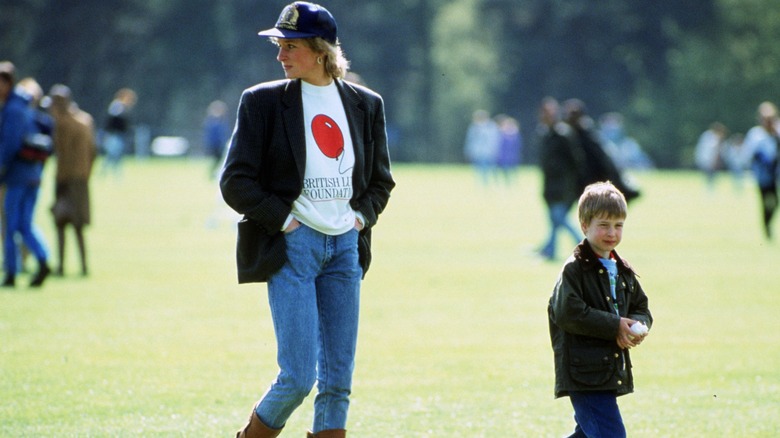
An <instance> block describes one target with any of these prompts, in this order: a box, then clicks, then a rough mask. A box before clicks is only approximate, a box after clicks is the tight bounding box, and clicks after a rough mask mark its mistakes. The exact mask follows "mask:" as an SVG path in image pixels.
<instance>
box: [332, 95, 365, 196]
mask: <svg viewBox="0 0 780 438" xmlns="http://www.w3.org/2000/svg"><path fill="white" fill-rule="evenodd" d="M336 87H337V88H338V90H339V94H340V95H341V102H342V104H343V105H344V112H345V113H346V114H347V121H348V122H349V133H350V135H351V136H352V149H353V150H354V151H355V167H354V168H353V169H352V183H353V184H355V183H356V182H357V181H359V180H360V179H359V176H360V175H362V174H363V168H364V165H365V159H366V156H365V151H364V147H365V141H364V140H365V137H364V135H363V133H364V132H365V130H366V111H365V107H364V105H363V100H362V99H361V98H360V96H359V95H358V94H357V93H356V92H355V90H353V89H352V87H350V86H349V85H347V84H345V83H344V82H343V81H341V80H336ZM355 192H357V190H355Z"/></svg>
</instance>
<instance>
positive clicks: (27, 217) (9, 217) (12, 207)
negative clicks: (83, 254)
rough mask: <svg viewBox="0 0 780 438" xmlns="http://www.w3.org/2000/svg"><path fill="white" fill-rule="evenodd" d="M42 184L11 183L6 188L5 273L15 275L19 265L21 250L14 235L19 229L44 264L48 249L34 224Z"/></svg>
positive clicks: (25, 241) (31, 249)
mask: <svg viewBox="0 0 780 438" xmlns="http://www.w3.org/2000/svg"><path fill="white" fill-rule="evenodd" d="M38 192H39V186H37V185H12V186H8V188H7V189H6V192H5V202H4V208H5V217H4V218H3V219H4V220H5V235H4V236H3V266H4V268H5V273H6V275H15V274H16V273H17V272H18V270H19V268H18V255H17V254H18V252H17V244H16V240H15V236H16V234H17V233H18V234H19V235H20V236H21V237H22V241H23V242H24V244H25V245H26V246H27V248H28V249H29V250H30V251H31V252H32V253H33V255H35V258H36V259H37V260H38V263H40V264H45V263H46V261H47V260H48V258H49V255H48V249H47V248H46V245H45V244H44V241H43V238H42V237H41V234H40V232H38V230H37V229H36V228H35V227H34V226H33V214H34V213H35V203H36V202H37V201H38Z"/></svg>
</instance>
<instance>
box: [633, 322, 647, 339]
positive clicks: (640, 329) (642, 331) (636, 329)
mask: <svg viewBox="0 0 780 438" xmlns="http://www.w3.org/2000/svg"><path fill="white" fill-rule="evenodd" d="M647 332H648V328H647V326H646V325H644V324H642V323H641V322H639V321H637V322H635V323H634V325H632V326H631V333H632V334H635V335H637V336H642V335H646V334H647Z"/></svg>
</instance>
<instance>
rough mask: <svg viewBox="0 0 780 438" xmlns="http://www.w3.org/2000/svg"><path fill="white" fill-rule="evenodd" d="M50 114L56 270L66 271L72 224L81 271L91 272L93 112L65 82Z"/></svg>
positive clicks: (55, 90)
mask: <svg viewBox="0 0 780 438" xmlns="http://www.w3.org/2000/svg"><path fill="white" fill-rule="evenodd" d="M49 95H50V97H51V114H52V115H53V116H54V119H55V120H56V127H55V130H54V151H55V153H56V155H57V171H56V175H55V190H54V205H53V206H52V208H51V211H52V215H53V217H54V225H55V226H56V228H57V255H58V262H57V263H58V264H57V266H56V268H55V274H56V275H59V276H62V275H64V274H65V229H66V227H67V226H68V225H72V226H73V230H74V231H75V234H76V243H77V244H78V249H79V255H80V258H81V275H82V276H86V275H87V274H88V272H89V271H88V267H87V248H86V244H85V242H84V227H85V226H87V225H89V223H90V198H89V177H90V175H91V173H92V164H93V163H94V161H95V156H96V155H97V148H96V145H95V134H94V122H93V119H92V116H91V115H90V114H88V113H86V112H85V111H82V110H81V109H79V108H78V106H77V105H76V104H75V103H73V101H72V99H71V91H70V88H68V87H67V86H65V85H62V84H57V85H54V86H53V87H52V88H51V90H50V92H49Z"/></svg>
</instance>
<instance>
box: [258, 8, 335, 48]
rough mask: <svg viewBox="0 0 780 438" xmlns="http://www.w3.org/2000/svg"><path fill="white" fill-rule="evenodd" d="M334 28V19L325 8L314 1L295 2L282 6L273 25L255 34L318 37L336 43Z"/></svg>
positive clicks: (277, 36)
mask: <svg viewBox="0 0 780 438" xmlns="http://www.w3.org/2000/svg"><path fill="white" fill-rule="evenodd" d="M336 29H337V26H336V20H335V19H334V18H333V15H331V13H330V12H328V10H327V9H325V8H323V7H322V6H320V5H315V4H314V3H309V2H295V3H290V4H289V5H287V6H285V7H284V9H283V10H282V13H281V14H280V15H279V19H278V20H276V25H275V26H274V27H272V28H270V29H266V30H263V31H260V32H258V33H257V34H258V35H260V36H267V37H276V38H312V37H320V38H322V39H324V40H325V41H327V42H329V43H331V44H336Z"/></svg>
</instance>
